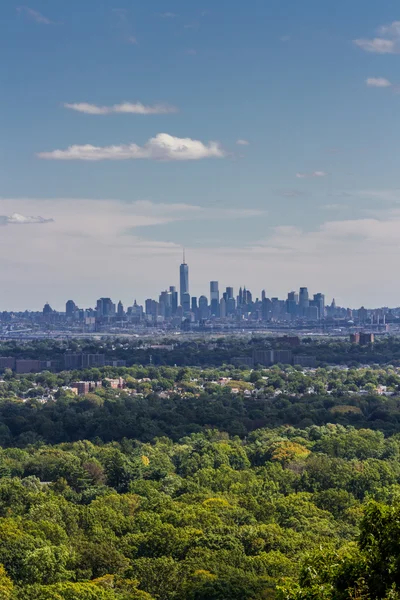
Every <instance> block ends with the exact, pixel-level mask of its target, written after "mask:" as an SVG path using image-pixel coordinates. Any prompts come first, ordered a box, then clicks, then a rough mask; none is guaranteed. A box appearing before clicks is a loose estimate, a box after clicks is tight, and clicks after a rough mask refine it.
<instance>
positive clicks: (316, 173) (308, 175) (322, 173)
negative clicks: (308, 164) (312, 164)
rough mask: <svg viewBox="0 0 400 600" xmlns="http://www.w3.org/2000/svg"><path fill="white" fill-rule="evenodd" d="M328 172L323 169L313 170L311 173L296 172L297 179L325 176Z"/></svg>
mask: <svg viewBox="0 0 400 600" xmlns="http://www.w3.org/2000/svg"><path fill="white" fill-rule="evenodd" d="M327 175H328V173H325V171H313V172H312V173H296V177H297V178H298V179H312V178H316V177H326V176H327Z"/></svg>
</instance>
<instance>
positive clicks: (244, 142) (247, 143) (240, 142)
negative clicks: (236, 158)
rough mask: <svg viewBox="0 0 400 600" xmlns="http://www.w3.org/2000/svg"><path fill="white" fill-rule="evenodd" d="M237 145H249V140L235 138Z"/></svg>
mask: <svg viewBox="0 0 400 600" xmlns="http://www.w3.org/2000/svg"><path fill="white" fill-rule="evenodd" d="M236 143H237V145H238V146H250V142H248V141H247V140H236Z"/></svg>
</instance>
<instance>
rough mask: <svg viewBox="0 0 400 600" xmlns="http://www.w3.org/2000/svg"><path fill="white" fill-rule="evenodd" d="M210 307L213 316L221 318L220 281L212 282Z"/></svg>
mask: <svg viewBox="0 0 400 600" xmlns="http://www.w3.org/2000/svg"><path fill="white" fill-rule="evenodd" d="M210 306H211V315H212V316H214V317H218V316H219V288H218V281H210Z"/></svg>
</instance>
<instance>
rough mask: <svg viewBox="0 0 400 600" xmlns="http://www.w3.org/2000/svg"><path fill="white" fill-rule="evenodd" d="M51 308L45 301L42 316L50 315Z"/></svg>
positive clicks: (51, 312)
mask: <svg viewBox="0 0 400 600" xmlns="http://www.w3.org/2000/svg"><path fill="white" fill-rule="evenodd" d="M53 312H54V311H53V309H52V308H51V306H50V304H49V303H48V302H46V304H45V305H44V307H43V316H44V317H50V315H52V314H53Z"/></svg>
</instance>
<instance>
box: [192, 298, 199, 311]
mask: <svg viewBox="0 0 400 600" xmlns="http://www.w3.org/2000/svg"><path fill="white" fill-rule="evenodd" d="M191 303H192V312H193V313H196V312H197V308H198V306H197V298H196V296H192V300H191Z"/></svg>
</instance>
